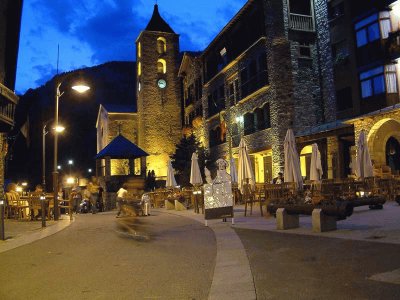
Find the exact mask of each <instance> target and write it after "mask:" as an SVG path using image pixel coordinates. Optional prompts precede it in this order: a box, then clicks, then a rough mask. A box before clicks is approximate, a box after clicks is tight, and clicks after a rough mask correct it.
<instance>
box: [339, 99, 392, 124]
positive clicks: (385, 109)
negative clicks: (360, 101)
mask: <svg viewBox="0 0 400 300" xmlns="http://www.w3.org/2000/svg"><path fill="white" fill-rule="evenodd" d="M399 109H400V104H399V103H397V104H394V105H391V106H387V107H384V108H381V109H379V110H375V111H372V112H369V113H366V114H364V115H360V116H357V117H355V118H352V119H349V120H346V121H345V122H346V123H347V124H353V123H354V122H355V121H358V120H360V119H363V118H366V117H373V116H377V115H380V114H386V113H390V112H393V111H396V110H399Z"/></svg>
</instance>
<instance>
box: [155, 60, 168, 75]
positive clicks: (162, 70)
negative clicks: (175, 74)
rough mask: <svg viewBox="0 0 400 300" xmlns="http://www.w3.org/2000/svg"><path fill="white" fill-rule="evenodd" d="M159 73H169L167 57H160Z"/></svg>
mask: <svg viewBox="0 0 400 300" xmlns="http://www.w3.org/2000/svg"><path fill="white" fill-rule="evenodd" d="M157 73H162V74H165V73H167V62H166V61H165V59H162V58H160V59H159V60H158V61H157Z"/></svg>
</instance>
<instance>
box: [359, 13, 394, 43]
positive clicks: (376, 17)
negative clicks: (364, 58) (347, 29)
mask: <svg viewBox="0 0 400 300" xmlns="http://www.w3.org/2000/svg"><path fill="white" fill-rule="evenodd" d="M354 29H355V30H356V39H357V47H362V46H365V45H367V44H368V43H370V42H373V41H376V40H379V39H380V38H382V39H387V38H388V37H389V33H390V32H391V23H390V13H389V12H388V11H383V12H380V13H379V14H377V13H375V14H373V15H370V16H369V17H367V18H365V19H363V20H361V21H359V22H357V23H356V24H355V25H354Z"/></svg>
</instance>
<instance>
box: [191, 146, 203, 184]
mask: <svg viewBox="0 0 400 300" xmlns="http://www.w3.org/2000/svg"><path fill="white" fill-rule="evenodd" d="M190 183H191V184H192V185H193V186H198V185H202V184H203V178H202V177H201V173H200V167H199V158H198V157H197V154H196V152H194V153H193V154H192V164H191V166H190Z"/></svg>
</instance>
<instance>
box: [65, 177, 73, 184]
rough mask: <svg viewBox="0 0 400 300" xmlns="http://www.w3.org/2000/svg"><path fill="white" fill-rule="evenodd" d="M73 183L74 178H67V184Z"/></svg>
mask: <svg viewBox="0 0 400 300" xmlns="http://www.w3.org/2000/svg"><path fill="white" fill-rule="evenodd" d="M74 183H75V178H74V177H68V178H67V184H74Z"/></svg>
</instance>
